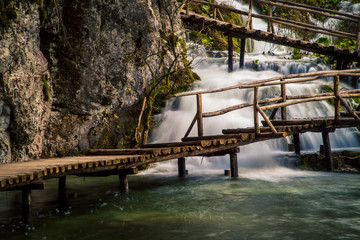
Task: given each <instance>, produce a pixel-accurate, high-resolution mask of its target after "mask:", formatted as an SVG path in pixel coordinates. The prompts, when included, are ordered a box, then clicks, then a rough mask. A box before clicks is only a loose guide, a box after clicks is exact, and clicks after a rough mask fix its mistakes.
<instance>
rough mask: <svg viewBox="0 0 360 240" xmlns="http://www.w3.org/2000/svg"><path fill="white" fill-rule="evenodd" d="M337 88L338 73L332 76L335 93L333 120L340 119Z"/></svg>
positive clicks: (338, 84)
mask: <svg viewBox="0 0 360 240" xmlns="http://www.w3.org/2000/svg"><path fill="white" fill-rule="evenodd" d="M339 88H340V77H339V76H338V75H336V76H334V95H335V97H336V98H335V102H334V104H335V121H337V120H340V108H341V106H340V99H339V97H340V94H339Z"/></svg>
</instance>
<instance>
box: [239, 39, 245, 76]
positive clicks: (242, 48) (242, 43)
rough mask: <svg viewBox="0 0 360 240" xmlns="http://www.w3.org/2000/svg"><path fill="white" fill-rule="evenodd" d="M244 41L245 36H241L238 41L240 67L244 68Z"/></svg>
mask: <svg viewBox="0 0 360 240" xmlns="http://www.w3.org/2000/svg"><path fill="white" fill-rule="evenodd" d="M245 42H246V38H241V43H240V65H239V66H240V69H242V68H244V65H245Z"/></svg>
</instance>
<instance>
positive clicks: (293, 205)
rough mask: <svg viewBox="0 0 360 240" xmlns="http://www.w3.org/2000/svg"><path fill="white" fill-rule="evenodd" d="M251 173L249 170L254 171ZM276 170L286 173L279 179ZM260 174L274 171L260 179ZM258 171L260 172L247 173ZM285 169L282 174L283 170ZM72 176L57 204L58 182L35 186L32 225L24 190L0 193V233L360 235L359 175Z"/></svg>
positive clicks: (244, 236)
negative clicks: (24, 208)
mask: <svg viewBox="0 0 360 240" xmlns="http://www.w3.org/2000/svg"><path fill="white" fill-rule="evenodd" d="M249 171H251V170H249ZM277 171H280V172H287V174H285V177H284V175H283V177H277V176H278V174H276V172H277ZM262 174H265V175H266V174H267V175H268V177H265V178H264V179H267V180H259V179H262V176H261V175H262ZM255 175H258V176H259V177H258V178H256V177H255V178H254V177H249V176H255ZM279 175H281V174H279ZM129 183H130V188H131V190H130V191H129V192H128V193H120V192H119V191H118V179H117V177H115V176H114V177H107V178H86V179H84V178H79V177H75V176H74V177H69V178H68V179H67V185H68V193H69V195H70V198H69V200H68V208H67V209H66V210H65V211H61V210H59V203H58V201H57V180H55V179H54V180H49V181H47V189H46V190H36V191H33V211H32V216H31V220H30V223H29V225H28V226H25V227H24V226H22V225H21V222H20V221H21V209H19V206H20V203H21V202H20V200H21V194H20V192H6V193H4V192H1V193H0V202H1V204H0V239H359V237H360V175H356V174H338V173H314V172H304V171H294V170H290V169H285V170H284V168H278V169H276V168H274V169H269V170H268V172H263V171H262V172H257V171H254V173H253V174H251V173H245V172H240V177H239V178H238V179H236V180H234V179H231V178H229V177H224V176H222V171H220V170H217V171H204V172H201V171H198V172H194V173H191V172H190V175H188V176H187V177H186V179H185V180H180V179H178V178H177V177H176V172H171V173H167V174H164V173H162V174H160V173H156V174H155V173H145V174H140V175H137V176H131V177H129Z"/></svg>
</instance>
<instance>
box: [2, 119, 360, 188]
mask: <svg viewBox="0 0 360 240" xmlns="http://www.w3.org/2000/svg"><path fill="white" fill-rule="evenodd" d="M264 124H266V123H264ZM273 124H274V125H276V128H277V129H278V131H279V133H278V134H273V133H272V132H271V130H270V128H269V127H261V128H260V129H261V133H260V134H255V133H254V128H239V129H225V130H223V133H224V134H221V135H212V136H202V137H187V138H183V139H182V142H174V143H160V144H148V145H145V146H143V147H142V148H141V149H93V150H90V151H89V152H88V155H87V156H78V157H63V158H50V159H40V160H33V161H28V162H17V163H9V164H1V165H0V191H2V190H7V189H11V188H15V187H21V186H26V185H29V184H33V183H36V182H39V181H43V180H46V179H50V178H59V177H63V176H66V175H91V174H95V173H97V175H104V176H105V175H118V174H120V173H121V171H123V170H126V169H132V168H135V167H138V166H141V165H143V164H148V163H155V162H161V161H167V160H171V159H178V158H184V157H189V156H218V155H226V154H229V151H233V150H234V149H235V148H237V147H239V146H242V145H248V144H251V143H255V142H260V141H265V140H269V139H275V138H283V137H286V136H288V135H294V134H299V133H305V132H324V131H328V132H333V131H335V129H337V128H348V127H354V126H360V124H359V122H358V121H356V120H354V119H353V118H343V119H341V120H338V121H335V120H334V119H331V118H323V119H294V120H291V121H290V120H287V121H284V120H276V121H273ZM100 173H101V174H100Z"/></svg>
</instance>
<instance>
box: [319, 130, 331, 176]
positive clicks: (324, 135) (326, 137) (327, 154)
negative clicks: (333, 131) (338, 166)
mask: <svg viewBox="0 0 360 240" xmlns="http://www.w3.org/2000/svg"><path fill="white" fill-rule="evenodd" d="M322 138H323V144H324V151H325V164H326V168H327V170H328V171H329V172H332V171H333V170H334V166H333V161H332V156H331V146H330V138H329V132H322Z"/></svg>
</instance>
